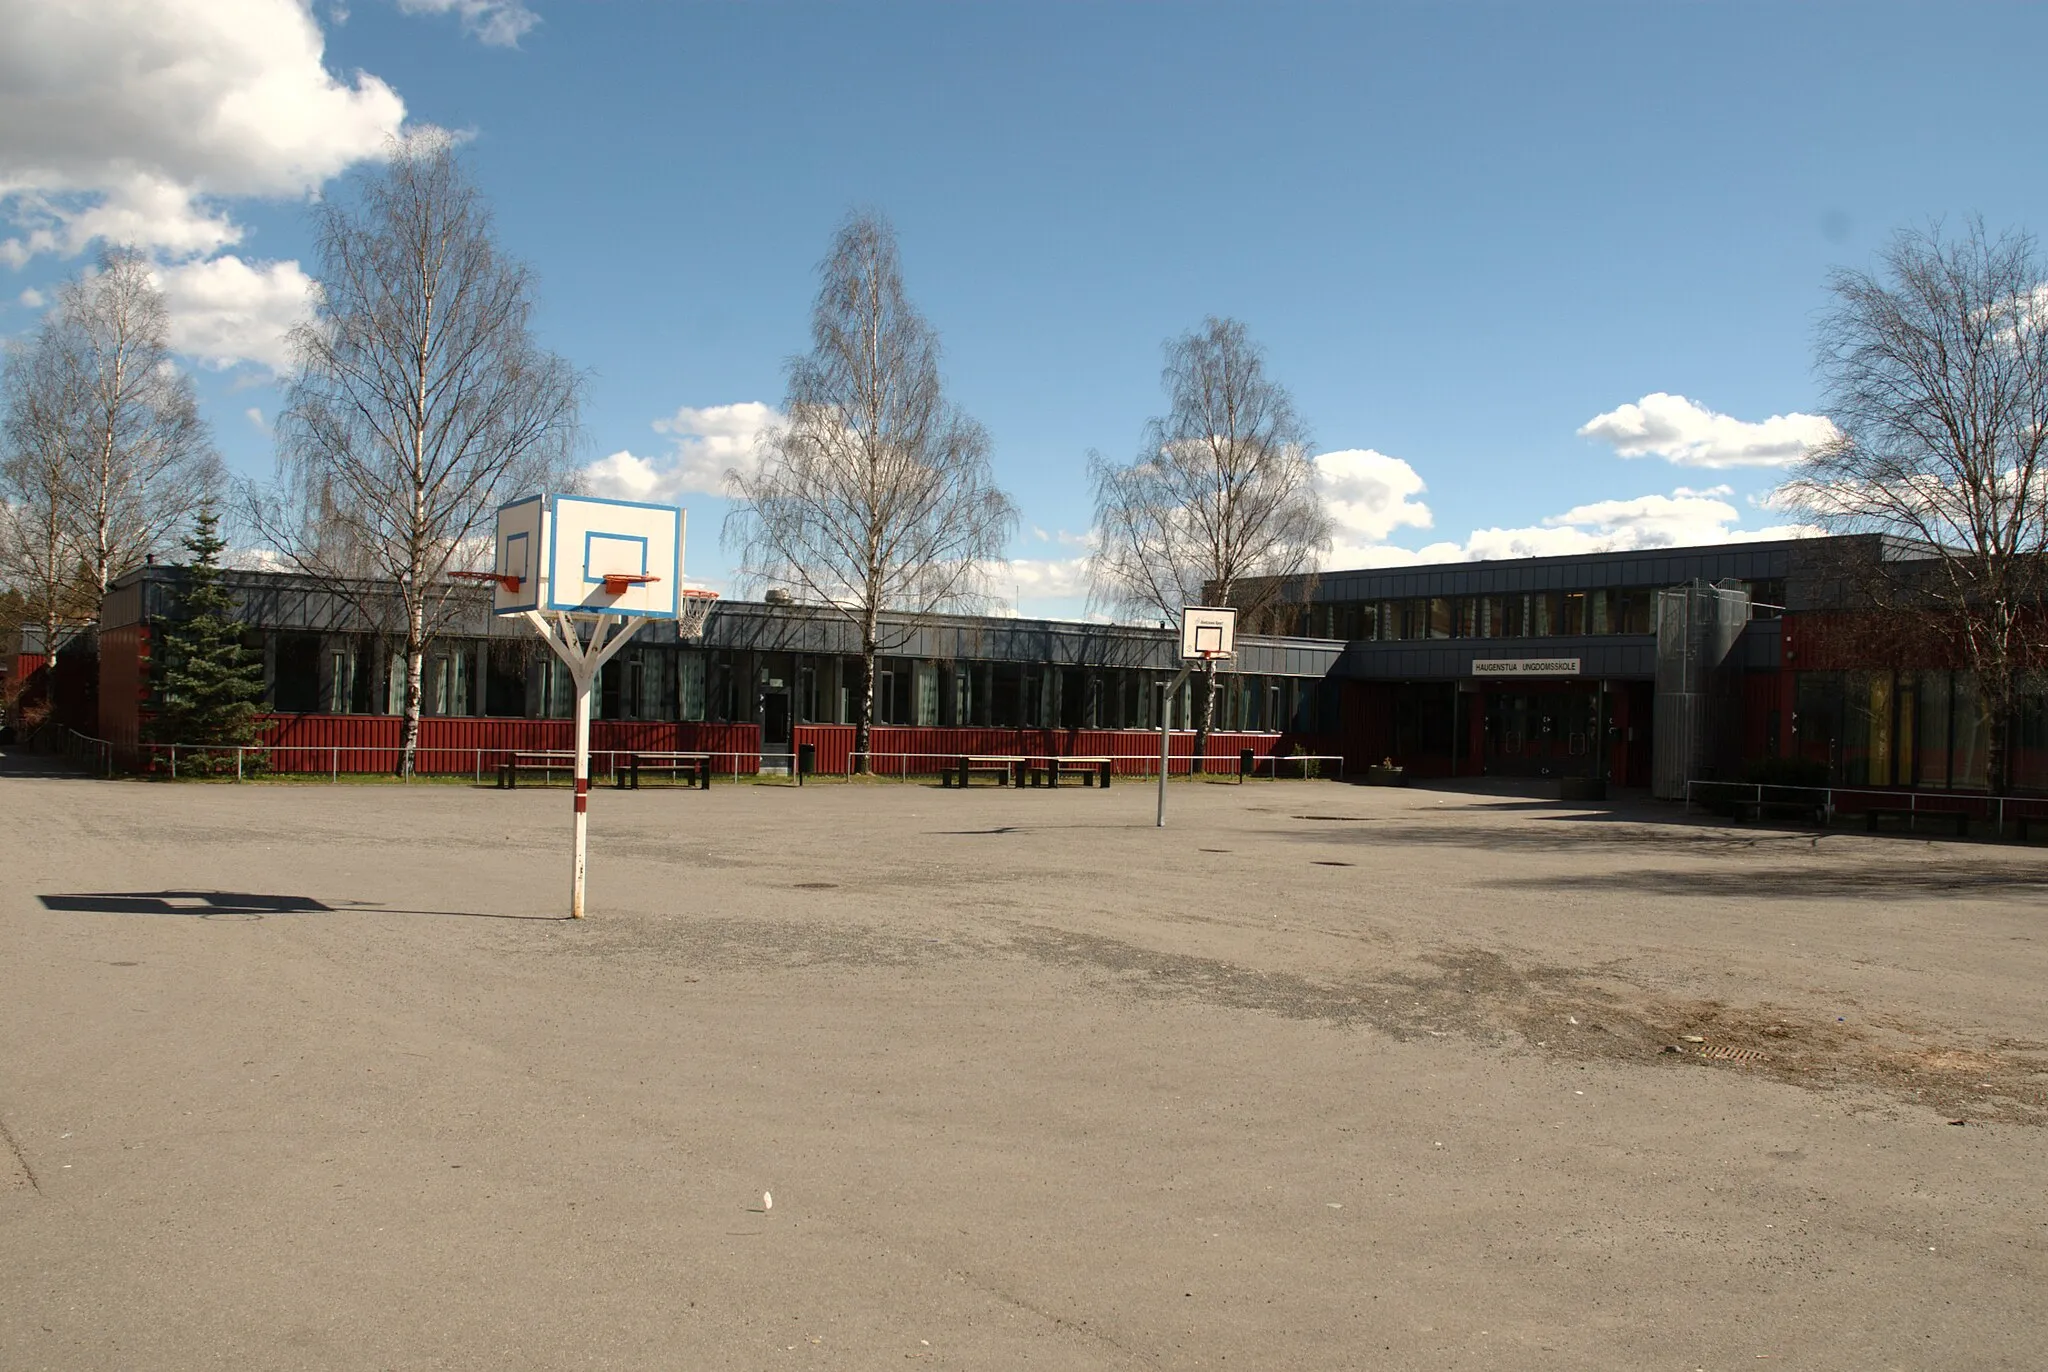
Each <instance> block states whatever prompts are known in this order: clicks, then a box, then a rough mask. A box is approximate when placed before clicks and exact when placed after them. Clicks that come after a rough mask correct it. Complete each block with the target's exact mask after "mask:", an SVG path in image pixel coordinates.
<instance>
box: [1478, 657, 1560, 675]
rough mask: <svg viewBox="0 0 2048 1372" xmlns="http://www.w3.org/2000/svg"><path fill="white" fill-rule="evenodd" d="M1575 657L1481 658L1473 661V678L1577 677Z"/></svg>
mask: <svg viewBox="0 0 2048 1372" xmlns="http://www.w3.org/2000/svg"><path fill="white" fill-rule="evenodd" d="M1578 674H1579V660H1578V659H1577V658H1575V657H1481V658H1474V659H1473V660H1472V675H1473V676H1577V675H1578Z"/></svg>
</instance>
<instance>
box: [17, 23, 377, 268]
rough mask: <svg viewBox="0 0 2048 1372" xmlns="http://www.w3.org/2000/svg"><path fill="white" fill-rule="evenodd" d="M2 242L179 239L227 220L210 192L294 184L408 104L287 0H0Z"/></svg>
mask: <svg viewBox="0 0 2048 1372" xmlns="http://www.w3.org/2000/svg"><path fill="white" fill-rule="evenodd" d="M0 32H4V33H6V34H7V41H6V43H5V44H0V206H4V208H5V210H6V212H7V213H8V215H9V217H11V218H13V219H15V220H16V221H17V224H18V226H19V227H20V228H21V230H22V233H21V234H19V235H18V236H16V237H13V238H10V239H8V240H7V241H6V242H5V243H4V244H0V255H4V256H6V257H7V258H8V259H9V260H12V261H16V262H17V263H18V262H19V261H22V260H25V259H26V258H27V257H29V256H33V255H35V254H37V253H41V252H63V253H76V252H78V251H80V250H82V249H83V248H84V247H85V246H86V245H87V244H88V243H90V242H91V241H92V240H93V239H94V238H96V237H104V238H108V239H112V240H114V241H118V242H123V243H129V244H134V245H136V246H139V247H144V248H149V249H153V250H161V251H164V252H167V253H170V254H173V255H176V256H190V255H192V254H196V253H203V252H210V251H215V250H218V249H219V248H221V247H225V246H227V245H229V244H232V243H234V242H236V241H237V240H238V239H239V238H240V230H239V228H238V227H237V226H235V225H234V224H233V223H232V221H231V220H230V219H229V218H228V217H227V216H226V215H225V214H224V213H223V212H222V211H221V210H220V209H219V207H218V206H217V205H214V204H212V203H209V201H210V198H211V197H222V196H247V195H263V196H278V195H300V194H304V193H306V192H308V191H311V190H313V189H314V188H316V187H318V186H319V185H320V184H321V183H323V182H324V181H326V180H327V179H328V178H329V177H332V176H333V175H335V174H336V173H338V172H340V171H341V170H343V169H344V168H346V167H348V166H350V165H351V164H353V163H355V162H358V161H361V160H363V159H366V158H371V157H375V156H377V155H378V154H379V153H380V152H381V150H382V149H383V146H384V142H385V140H386V139H387V138H390V137H392V136H394V135H396V134H397V133H398V131H399V130H400V128H401V127H402V126H403V124H404V120H405V105H404V102H403V101H401V100H400V99H399V97H398V95H397V93H396V92H395V91H393V90H392V89H391V88H390V87H389V86H388V85H386V84H385V83H384V82H383V81H381V80H379V79H378V78H376V77H375V76H371V75H369V74H367V73H363V72H358V73H355V74H354V75H353V76H352V77H351V78H349V79H346V80H344V79H340V78H337V77H336V76H335V75H334V74H333V73H331V72H329V71H328V70H327V68H326V67H325V65H324V64H323V61H322V57H323V51H324V40H323V37H322V35H321V32H320V28H319V25H318V24H317V23H316V22H315V21H314V18H313V16H312V14H311V13H310V12H309V11H308V10H307V8H306V7H305V6H304V5H303V4H301V3H299V0H101V3H95V4H67V5H52V4H46V3H39V0H0Z"/></svg>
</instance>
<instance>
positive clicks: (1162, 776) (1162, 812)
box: [1152, 681, 1173, 829]
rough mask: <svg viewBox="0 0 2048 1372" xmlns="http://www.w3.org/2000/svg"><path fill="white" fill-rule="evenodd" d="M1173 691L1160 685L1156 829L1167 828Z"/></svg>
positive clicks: (1166, 686)
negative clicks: (1168, 724) (1169, 716)
mask: <svg viewBox="0 0 2048 1372" xmlns="http://www.w3.org/2000/svg"><path fill="white" fill-rule="evenodd" d="M1172 689H1173V688H1172V687H1170V686H1168V685H1167V684H1166V683H1165V682H1163V681H1162V682H1160V683H1159V819H1158V821H1157V822H1156V823H1155V824H1154V825H1153V826H1152V827H1153V828H1155V829H1164V828H1165V827H1166V740H1167V732H1166V721H1167V709H1168V705H1167V700H1168V697H1167V694H1166V693H1167V692H1168V691H1170V690H1172Z"/></svg>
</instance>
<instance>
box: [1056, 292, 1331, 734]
mask: <svg viewBox="0 0 2048 1372" xmlns="http://www.w3.org/2000/svg"><path fill="white" fill-rule="evenodd" d="M1161 380H1162V381H1163V383H1164V385H1165V388H1166V394H1167V400H1168V407H1167V412H1166V414H1165V415H1163V416H1160V417H1158V418H1156V419H1154V420H1152V421H1151V423H1150V424H1149V425H1148V426H1147V427H1146V432H1145V444H1144V447H1143V448H1142V449H1141V450H1140V452H1139V454H1138V456H1137V458H1136V460H1134V461H1132V462H1131V463H1129V464H1128V465H1118V464H1114V463H1111V462H1110V461H1108V460H1107V459H1105V458H1104V457H1103V456H1102V455H1101V454H1100V453H1090V454H1089V457H1088V471H1089V478H1090V480H1091V481H1092V482H1093V484H1094V487H1095V538H1096V542H1095V552H1094V554H1093V556H1092V557H1091V559H1090V562H1089V579H1090V582H1091V583H1092V587H1093V593H1094V596H1095V599H1096V601H1097V603H1098V604H1100V605H1102V606H1103V607H1105V608H1107V609H1109V610H1111V611H1113V612H1115V613H1119V614H1121V615H1123V616H1125V617H1127V618H1144V619H1157V620H1158V621H1160V622H1161V623H1165V624H1176V625H1177V624H1178V623H1179V622H1180V612H1181V608H1182V607H1183V606H1186V605H1205V604H1206V605H1234V606H1236V607H1237V610H1238V622H1239V627H1240V628H1243V629H1246V630H1248V631H1250V632H1254V633H1256V632H1261V631H1266V632H1272V631H1277V630H1281V629H1284V628H1285V627H1287V626H1286V625H1285V623H1284V622H1283V619H1284V609H1285V606H1286V605H1289V604H1298V603H1301V602H1304V601H1305V600H1306V599H1307V597H1308V595H1309V593H1310V592H1309V589H1308V588H1309V586H1310V585H1311V584H1312V579H1313V576H1314V574H1315V572H1316V571H1317V570H1318V568H1319V564H1320V559H1321V556H1322V554H1323V552H1324V551H1325V550H1327V549H1328V548H1329V546H1330V540H1331V523H1330V518H1329V515H1328V514H1327V513H1326V512H1325V511H1324V508H1323V500H1322V496H1321V494H1320V493H1319V492H1318V491H1317V490H1316V485H1315V460H1314V458H1313V456H1312V455H1311V453H1310V438H1309V432H1308V426H1307V425H1306V424H1305V423H1304V422H1303V421H1302V418H1301V416H1300V414H1299V413H1297V412H1296V410H1295V408H1294V399H1293V397H1292V396H1291V395H1289V394H1288V392H1287V388H1286V387H1284V386H1282V385H1281V384H1280V383H1279V382H1277V381H1275V380H1273V379H1272V378H1271V377H1269V376H1268V375H1267V374H1266V365H1265V357H1264V355H1263V353H1262V352H1261V351H1260V349H1259V347H1258V345H1257V344H1255V343H1253V342H1252V340H1251V338H1250V337H1249V336H1248V335H1247V334H1246V332H1245V327H1244V325H1243V324H1241V323H1239V322H1238V321H1237V320H1235V319H1216V318H1213V317H1212V318H1210V319H1208V320H1206V321H1204V323H1203V325H1202V327H1201V328H1199V329H1196V330H1194V331H1193V332H1190V333H1187V334H1184V335H1182V336H1181V337H1179V338H1176V339H1172V340H1170V341H1169V342H1168V343H1167V344H1166V367H1165V369H1164V371H1163V372H1162V374H1161ZM1204 678H1205V680H1204V686H1205V688H1206V689H1204V690H1202V691H1199V692H1197V695H1196V699H1197V701H1198V702H1199V705H1198V711H1197V718H1196V722H1195V727H1196V730H1197V732H1198V734H1199V735H1200V739H1201V740H1206V739H1207V737H1208V733H1209V727H1210V721H1211V719H1212V718H1213V716H1214V711H1215V701H1216V666H1215V664H1214V663H1213V662H1212V663H1207V664H1205V665H1204ZM1196 752H1197V755H1198V756H1199V754H1200V745H1199V742H1198V746H1197V749H1196Z"/></svg>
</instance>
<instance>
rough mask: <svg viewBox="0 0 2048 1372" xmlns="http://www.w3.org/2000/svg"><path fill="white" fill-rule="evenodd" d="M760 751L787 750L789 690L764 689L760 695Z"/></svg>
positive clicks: (783, 751)
mask: <svg viewBox="0 0 2048 1372" xmlns="http://www.w3.org/2000/svg"><path fill="white" fill-rule="evenodd" d="M761 751H762V752H764V753H786V752H788V751H789V692H788V691H766V692H763V693H762V696H761Z"/></svg>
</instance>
